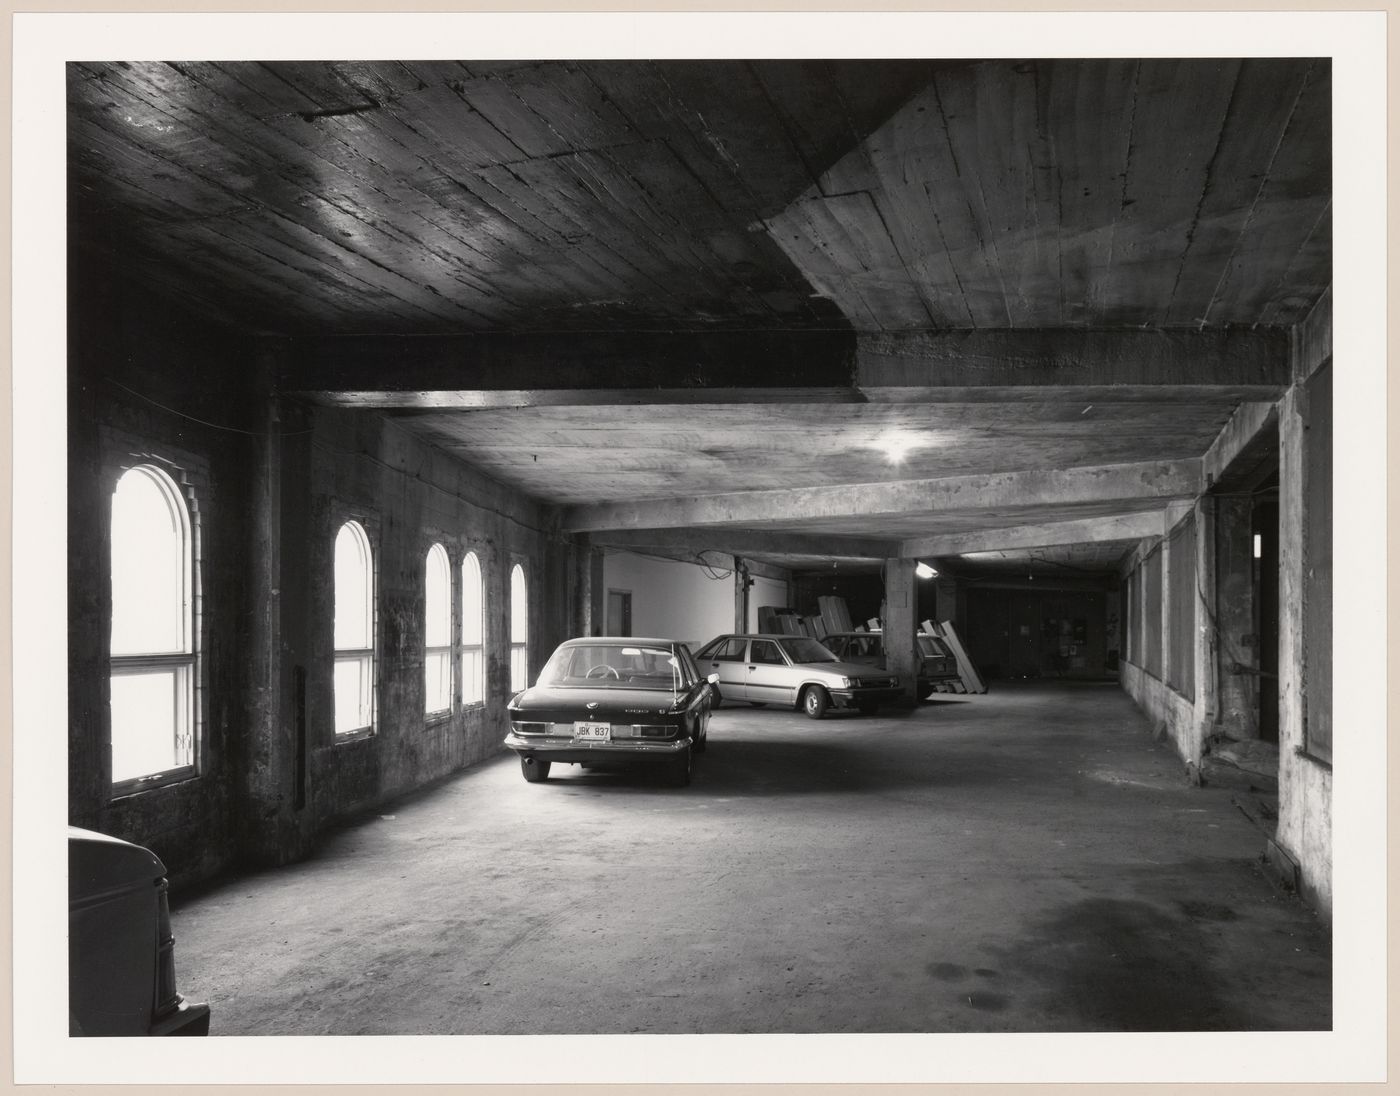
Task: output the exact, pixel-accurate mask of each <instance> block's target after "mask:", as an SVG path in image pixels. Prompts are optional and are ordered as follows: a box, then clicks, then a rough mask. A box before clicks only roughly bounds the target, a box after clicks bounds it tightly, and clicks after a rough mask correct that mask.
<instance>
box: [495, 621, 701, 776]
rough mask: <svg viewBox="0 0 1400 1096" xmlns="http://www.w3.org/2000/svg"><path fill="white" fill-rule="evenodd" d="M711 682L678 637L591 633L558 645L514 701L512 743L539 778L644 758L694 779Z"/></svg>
mask: <svg viewBox="0 0 1400 1096" xmlns="http://www.w3.org/2000/svg"><path fill="white" fill-rule="evenodd" d="M710 685H711V683H710V682H709V681H707V680H706V679H705V678H704V677H703V676H702V675H701V673H700V671H699V669H698V668H697V667H696V664H695V659H694V658H693V657H691V654H690V650H689V649H688V648H687V647H686V646H685V644H683V643H678V642H677V641H676V640H673V639H634V638H632V637H630V636H628V637H606V636H603V637H590V638H583V639H570V640H567V641H565V642H564V643H562V644H560V645H559V647H558V649H557V650H556V651H555V652H554V654H553V655H551V656H550V659H549V661H548V662H547V663H546V664H545V667H544V669H543V670H541V671H540V676H539V680H538V681H536V682H535V686H534V688H532V689H526V690H525V691H524V692H522V693H518V694H517V695H516V696H514V697H513V698H512V699H511V702H510V706H509V709H508V710H509V713H510V725H511V732H510V734H509V735H507V736H506V740H505V744H506V746H508V747H509V748H510V749H512V750H514V751H515V752H516V754H517V755H519V757H520V771H521V773H522V774H524V777H525V779H526V780H528V781H529V782H530V783H532V784H535V783H539V782H540V781H543V780H547V779H548V778H549V769H550V766H551V765H553V764H555V763H557V762H567V763H570V764H578V765H588V764H593V763H598V762H607V761H639V762H643V763H650V764H652V765H656V766H659V767H660V768H661V769H662V770H663V771H664V772H665V774H666V776H667V777H668V779H669V780H670V782H671V783H673V784H676V785H685V784H689V783H690V765H691V757H692V755H693V754H696V753H701V752H703V751H704V749H705V746H706V740H707V737H708V734H709V724H710V707H711V703H712V702H711V692H710Z"/></svg>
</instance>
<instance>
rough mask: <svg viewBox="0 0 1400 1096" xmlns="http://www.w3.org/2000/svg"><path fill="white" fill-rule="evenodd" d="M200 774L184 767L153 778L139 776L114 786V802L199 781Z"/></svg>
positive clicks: (190, 766) (188, 767)
mask: <svg viewBox="0 0 1400 1096" xmlns="http://www.w3.org/2000/svg"><path fill="white" fill-rule="evenodd" d="M198 779H199V772H198V771H197V770H196V769H195V767H194V766H193V765H184V766H181V767H180V768H178V769H171V770H170V771H169V772H164V773H154V774H152V775H151V776H138V777H136V778H134V779H131V780H120V781H116V782H114V783H113V784H112V800H111V801H112V802H113V803H115V802H116V801H117V800H119V799H131V798H133V797H134V796H138V795H143V794H145V793H146V792H153V791H159V790H161V789H163V788H169V787H173V786H174V785H176V784H184V783H187V782H188V781H191V780H198Z"/></svg>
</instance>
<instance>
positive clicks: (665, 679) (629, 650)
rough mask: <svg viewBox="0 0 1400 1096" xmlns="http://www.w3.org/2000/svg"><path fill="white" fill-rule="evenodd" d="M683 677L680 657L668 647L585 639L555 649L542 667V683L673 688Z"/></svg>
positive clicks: (678, 684)
mask: <svg viewBox="0 0 1400 1096" xmlns="http://www.w3.org/2000/svg"><path fill="white" fill-rule="evenodd" d="M682 680H683V676H682V672H681V665H680V661H679V660H678V659H677V658H676V656H675V655H674V654H672V653H671V651H670V650H668V649H667V648H665V647H634V646H632V645H631V644H623V643H581V644H577V645H574V646H566V647H560V648H559V649H558V650H557V651H555V652H554V655H553V657H551V658H550V660H549V661H548V662H547V663H545V667H544V669H543V670H542V671H540V677H539V684H540V685H546V686H560V685H564V686H590V687H594V686H596V687H601V688H611V689H664V690H665V691H667V692H672V691H675V690H678V689H680V688H681V682H682Z"/></svg>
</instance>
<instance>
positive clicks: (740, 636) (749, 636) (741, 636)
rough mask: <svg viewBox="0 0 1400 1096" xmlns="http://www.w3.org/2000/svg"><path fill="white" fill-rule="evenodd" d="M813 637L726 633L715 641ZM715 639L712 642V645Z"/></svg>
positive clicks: (781, 634)
mask: <svg viewBox="0 0 1400 1096" xmlns="http://www.w3.org/2000/svg"><path fill="white" fill-rule="evenodd" d="M811 638H812V637H811V636H798V635H793V634H792V633H791V632H725V633H724V634H723V635H718V636H715V639H811ZM715 639H712V640H710V642H711V643H713V642H714V641H715Z"/></svg>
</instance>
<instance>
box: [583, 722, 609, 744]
mask: <svg viewBox="0 0 1400 1096" xmlns="http://www.w3.org/2000/svg"><path fill="white" fill-rule="evenodd" d="M574 741H575V742H611V741H612V724H611V723H575V724H574Z"/></svg>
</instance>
